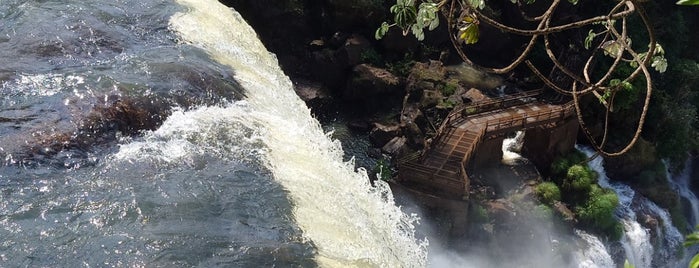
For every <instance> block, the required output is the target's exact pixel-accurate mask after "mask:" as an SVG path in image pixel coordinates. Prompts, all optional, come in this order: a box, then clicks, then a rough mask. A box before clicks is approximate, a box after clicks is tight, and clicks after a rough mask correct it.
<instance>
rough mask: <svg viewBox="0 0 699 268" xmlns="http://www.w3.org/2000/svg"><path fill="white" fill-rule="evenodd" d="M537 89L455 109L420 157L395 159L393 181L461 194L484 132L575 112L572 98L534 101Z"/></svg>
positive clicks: (492, 133)
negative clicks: (561, 101)
mask: <svg viewBox="0 0 699 268" xmlns="http://www.w3.org/2000/svg"><path fill="white" fill-rule="evenodd" d="M537 94H539V92H529V93H526V92H525V93H522V94H518V95H514V96H507V97H505V98H501V99H495V100H491V101H488V102H486V103H481V104H477V105H472V106H466V107H463V108H461V109H455V110H454V111H453V112H452V113H450V114H449V116H447V118H446V119H445V121H444V123H443V124H442V125H441V126H440V128H439V130H438V132H437V136H436V137H435V138H434V141H433V142H432V144H431V145H429V146H428V148H427V149H426V150H425V153H424V154H423V155H422V156H421V157H419V158H413V159H404V160H403V161H399V163H398V177H397V180H398V181H399V182H400V183H401V184H403V185H405V186H407V187H410V188H413V189H415V190H419V191H421V192H423V193H429V194H433V195H437V196H441V197H445V198H450V199H466V198H468V191H469V188H470V180H469V178H468V174H467V172H466V167H467V166H468V162H469V160H470V159H471V158H472V157H474V155H473V154H474V152H475V151H476V149H477V148H478V146H479V144H480V142H481V141H483V140H484V139H486V137H489V136H495V135H500V134H503V133H508V132H514V131H519V130H525V129H528V128H533V127H537V126H542V125H546V124H551V123H556V122H559V121H562V120H565V119H567V118H568V117H571V116H573V115H575V107H574V105H573V103H572V102H571V103H567V104H564V105H553V104H547V103H542V102H538V101H536V99H535V98H534V97H535V96H536V95H537Z"/></svg>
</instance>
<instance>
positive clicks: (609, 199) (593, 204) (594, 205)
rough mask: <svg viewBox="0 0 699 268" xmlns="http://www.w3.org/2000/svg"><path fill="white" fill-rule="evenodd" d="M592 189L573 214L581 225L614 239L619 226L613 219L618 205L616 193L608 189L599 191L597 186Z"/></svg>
mask: <svg viewBox="0 0 699 268" xmlns="http://www.w3.org/2000/svg"><path fill="white" fill-rule="evenodd" d="M593 188H594V189H593V190H591V191H590V194H589V198H588V199H587V202H585V204H583V205H581V206H577V207H576V208H575V213H576V214H577V215H578V219H580V222H581V223H583V224H585V225H586V226H588V227H590V228H592V229H593V230H596V231H599V232H602V233H604V234H606V235H607V236H609V237H610V238H616V236H618V234H617V232H618V229H619V228H620V226H619V222H618V220H617V219H616V218H615V217H614V210H616V207H617V206H618V205H619V198H618V197H617V195H616V193H614V192H612V191H610V190H608V189H601V188H599V186H596V187H593ZM619 237H620V236H619Z"/></svg>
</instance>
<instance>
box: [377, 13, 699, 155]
mask: <svg viewBox="0 0 699 268" xmlns="http://www.w3.org/2000/svg"><path fill="white" fill-rule="evenodd" d="M396 1H397V2H396V4H395V5H394V6H393V7H391V12H392V13H393V14H394V21H395V23H393V24H388V23H385V22H384V23H383V24H382V26H381V27H380V28H379V29H378V30H377V32H376V38H377V39H379V38H381V37H383V36H384V35H385V34H386V32H387V31H388V29H389V28H390V27H392V26H398V27H400V28H401V29H403V34H405V35H407V34H409V33H412V34H413V35H415V37H416V38H417V39H418V40H422V39H424V29H425V28H428V29H430V30H431V29H434V28H435V27H436V26H437V25H438V23H439V22H438V20H439V16H437V14H438V11H439V13H441V14H442V15H443V16H444V17H446V19H447V28H448V30H449V37H450V39H451V41H452V44H453V46H454V48H455V49H456V52H457V53H458V55H459V56H460V57H461V59H462V60H463V61H464V62H466V63H468V64H470V65H473V66H476V67H477V68H480V69H482V70H484V71H487V72H491V73H496V74H506V73H509V72H512V71H513V70H514V69H515V68H517V67H518V66H519V65H521V64H524V65H526V66H527V67H528V68H529V69H530V70H531V71H532V73H533V74H535V75H536V76H537V77H539V78H540V79H541V81H543V82H544V83H545V84H546V86H548V87H549V88H552V89H553V90H555V91H557V92H558V93H560V94H563V95H567V96H571V97H572V99H573V102H574V103H575V107H576V114H577V117H578V121H579V123H580V126H581V128H582V129H583V131H584V133H585V134H586V136H587V138H588V139H589V140H590V142H591V144H592V145H593V147H595V149H596V150H597V151H598V152H599V153H601V154H603V155H606V156H618V155H621V154H623V153H625V152H627V151H628V150H630V149H631V147H633V145H634V144H635V143H636V141H637V140H638V138H639V137H640V133H641V129H642V128H643V124H644V122H645V118H646V114H647V112H648V107H649V104H650V96H651V93H652V81H651V73H650V72H649V68H651V67H652V68H654V69H655V70H656V71H658V72H664V71H665V70H666V69H667V60H666V59H665V58H664V51H663V49H662V47H661V46H660V45H658V44H656V41H655V37H654V34H653V29H652V27H651V25H650V22H649V20H648V18H647V16H646V15H645V11H644V10H643V8H642V6H641V5H640V4H639V2H638V1H637V0H621V1H618V3H617V4H616V5H615V6H614V7H612V8H611V9H610V10H608V12H606V14H599V15H597V16H593V17H589V18H583V19H580V20H577V21H573V22H569V23H564V24H559V25H555V24H554V23H553V21H556V20H555V17H554V14H557V12H556V10H557V9H558V8H559V6H560V4H561V2H562V0H552V1H551V3H550V5H549V6H548V8H547V9H546V10H545V11H544V12H543V13H541V14H527V12H526V9H525V8H524V6H525V5H527V4H531V3H533V2H534V0H511V2H512V3H513V4H515V5H516V6H517V7H518V8H519V10H520V13H521V14H522V17H523V18H524V19H526V20H528V21H531V22H534V24H535V25H536V27H535V28H518V27H514V26H509V25H505V24H504V23H501V22H499V21H498V20H496V19H494V18H492V17H489V16H488V15H485V14H484V13H483V12H481V10H482V9H484V8H485V6H486V2H485V0H442V1H439V2H434V1H432V0H425V1H423V2H421V3H420V5H419V6H416V2H415V1H413V0H396ZM567 2H569V3H570V4H573V5H575V4H577V2H578V1H577V0H568V1H567ZM696 2H699V0H680V2H678V4H692V3H696ZM634 16H635V17H639V18H640V21H641V22H642V23H643V25H644V26H645V30H646V33H647V36H648V40H647V47H648V49H647V50H646V51H642V52H637V51H636V50H634V48H632V44H631V38H630V37H629V36H628V33H627V29H626V27H627V21H628V19H629V18H631V17H634ZM482 23H485V24H488V25H490V26H492V27H494V28H496V29H498V30H500V31H502V32H505V33H509V34H513V35H520V36H526V37H528V38H529V41H528V42H527V43H526V46H525V47H524V49H523V50H522V51H521V52H519V54H518V55H517V56H515V58H513V59H512V60H511V62H510V63H509V64H507V65H505V66H504V67H488V66H482V65H478V64H475V63H474V62H473V61H472V60H471V59H470V58H469V57H468V55H467V53H466V52H465V50H464V46H468V45H472V44H475V43H477V42H478V40H479V38H480V25H481V24H482ZM600 26H601V27H602V28H601V30H599V29H600ZM586 27H591V28H593V30H589V32H588V35H587V38H585V40H584V47H585V48H586V49H588V50H590V54H589V55H590V56H589V57H588V58H587V60H586V61H584V62H585V64H584V66H583V68H582V70H579V71H573V69H571V68H569V67H568V66H566V65H565V64H564V63H562V62H561V61H560V59H559V57H560V55H558V54H556V53H554V49H553V47H552V44H551V38H552V35H554V34H557V33H560V32H564V31H570V30H580V29H584V28H586ZM594 29H598V31H595V30H594ZM636 41H637V40H636ZM541 43H543V48H544V50H545V52H546V55H547V56H548V58H549V60H550V61H551V62H552V63H553V66H554V70H558V71H560V72H561V73H563V74H565V75H566V76H567V78H568V80H566V79H562V80H558V81H568V82H554V81H552V80H551V79H549V77H547V76H545V75H543V73H542V71H541V70H539V69H538V67H537V66H535V65H534V64H533V63H532V62H531V61H530V60H529V58H530V54H531V52H532V51H533V49H534V47H535V45H536V44H541ZM599 55H604V56H605V57H599ZM604 58H606V59H608V60H611V61H612V63H611V66H610V67H609V68H608V69H606V70H604V71H603V74H602V75H598V76H596V77H593V76H592V75H591V73H592V72H591V71H592V66H593V65H595V64H594V63H596V62H599V61H601V60H604ZM622 62H625V63H627V64H629V65H630V66H631V67H632V68H633V71H632V72H631V73H630V74H629V75H627V76H625V77H622V78H617V80H612V78H613V76H615V75H618V72H617V69H618V68H619V66H620V64H621V63H622ZM640 77H643V78H644V80H645V83H646V85H645V86H646V94H645V100H644V104H643V108H642V111H641V116H640V118H639V120H638V123H637V128H636V131H635V132H634V135H633V137H632V138H631V140H630V141H629V142H628V143H627V145H626V146H624V147H623V148H622V149H621V150H618V151H615V152H610V151H607V150H606V149H604V148H605V145H606V142H607V135H608V132H609V128H608V127H607V126H608V118H609V114H610V113H611V112H613V110H614V108H613V103H614V102H613V100H614V97H615V95H616V94H617V93H618V92H620V91H621V90H634V89H633V87H629V85H631V81H633V80H635V79H637V78H640ZM588 94H590V95H594V96H595V97H596V98H597V99H599V101H600V103H602V104H603V106H604V107H605V109H606V114H607V115H606V116H605V122H604V126H605V129H604V133H603V135H602V140H601V141H596V140H595V139H594V137H593V135H592V134H590V130H589V129H588V128H587V126H586V124H585V122H584V120H583V117H582V112H581V108H580V99H581V98H582V97H583V96H584V95H588Z"/></svg>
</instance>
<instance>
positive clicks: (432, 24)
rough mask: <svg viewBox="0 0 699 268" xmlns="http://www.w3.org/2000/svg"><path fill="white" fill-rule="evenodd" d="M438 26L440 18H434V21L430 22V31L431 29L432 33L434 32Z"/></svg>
mask: <svg viewBox="0 0 699 268" xmlns="http://www.w3.org/2000/svg"><path fill="white" fill-rule="evenodd" d="M438 26H439V18H434V19H433V20H432V22H430V27H429V29H430V31H432V30H434V29H437V27H438Z"/></svg>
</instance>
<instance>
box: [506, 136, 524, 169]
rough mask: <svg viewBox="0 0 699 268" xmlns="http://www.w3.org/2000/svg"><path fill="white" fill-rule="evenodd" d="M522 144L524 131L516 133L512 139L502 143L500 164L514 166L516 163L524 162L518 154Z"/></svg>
mask: <svg viewBox="0 0 699 268" xmlns="http://www.w3.org/2000/svg"><path fill="white" fill-rule="evenodd" d="M523 142H524V131H517V132H516V134H515V136H514V137H512V138H506V139H504V140H503V141H502V163H503V164H505V165H516V164H517V162H520V161H526V158H524V157H522V155H521V154H519V152H521V151H522V143H523Z"/></svg>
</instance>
